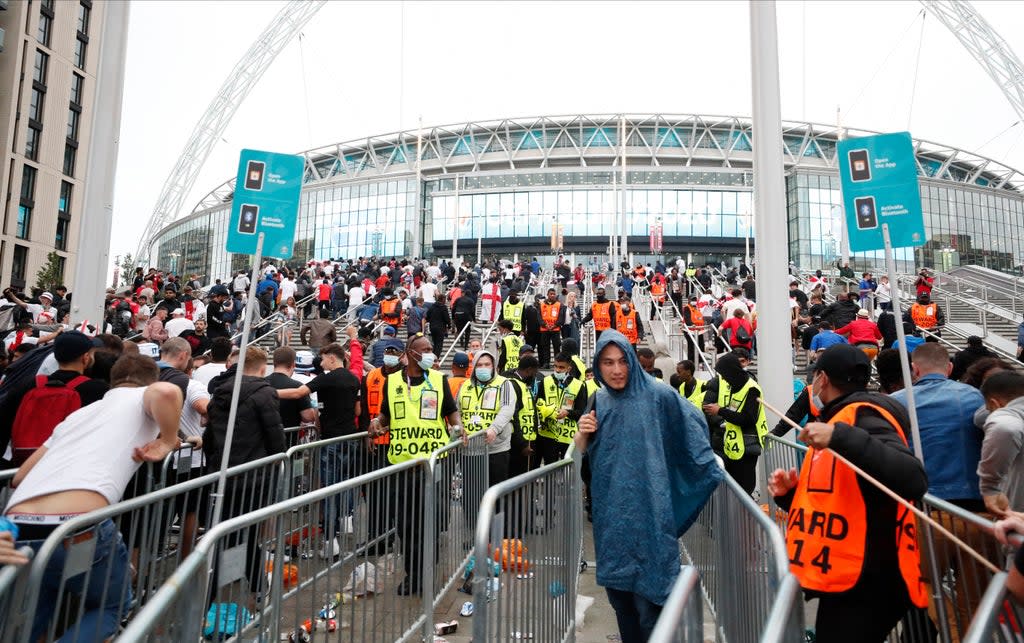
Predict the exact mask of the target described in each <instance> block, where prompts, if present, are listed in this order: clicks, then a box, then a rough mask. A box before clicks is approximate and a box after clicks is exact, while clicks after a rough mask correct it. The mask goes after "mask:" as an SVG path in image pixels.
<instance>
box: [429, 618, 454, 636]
mask: <svg viewBox="0 0 1024 643" xmlns="http://www.w3.org/2000/svg"><path fill="white" fill-rule="evenodd" d="M458 629H459V622H458V621H448V622H447V623H434V634H437V635H438V636H443V635H445V634H454V633H455V632H457V631H458Z"/></svg>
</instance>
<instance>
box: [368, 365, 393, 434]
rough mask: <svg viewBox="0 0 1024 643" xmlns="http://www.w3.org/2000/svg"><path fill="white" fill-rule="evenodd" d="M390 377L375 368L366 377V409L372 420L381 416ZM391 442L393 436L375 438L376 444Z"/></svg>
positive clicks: (382, 370) (381, 369) (380, 369)
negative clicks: (386, 383) (386, 385)
mask: <svg viewBox="0 0 1024 643" xmlns="http://www.w3.org/2000/svg"><path fill="white" fill-rule="evenodd" d="M387 379H388V376H387V375H385V374H384V369H383V368H375V369H373V370H372V371H370V373H369V374H368V375H367V376H366V407H367V410H368V411H369V413H370V417H371V418H375V417H377V416H378V415H380V405H381V402H383V401H384V383H385V382H386V381H387ZM389 442H391V434H390V433H385V434H384V435H381V436H378V437H376V438H373V443H374V444H388V443H389Z"/></svg>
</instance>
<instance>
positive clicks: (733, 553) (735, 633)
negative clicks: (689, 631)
mask: <svg viewBox="0 0 1024 643" xmlns="http://www.w3.org/2000/svg"><path fill="white" fill-rule="evenodd" d="M679 544H680V550H681V552H682V558H683V562H684V563H686V564H689V565H693V566H694V567H696V568H697V570H698V571H700V575H701V583H702V585H703V589H704V596H705V599H706V600H707V602H708V607H709V609H710V611H711V612H712V614H714V616H715V622H716V624H717V628H718V631H719V633H720V635H721V636H722V637H724V639H725V640H727V641H729V642H730V643H746V642H748V641H760V640H762V639H761V635H762V632H763V631H765V629H766V628H767V627H768V625H769V624H770V625H771V626H772V628H773V630H774V631H776V632H777V633H778V634H779V635H780V638H779V639H778V640H781V641H798V640H800V637H801V636H802V635H803V611H802V609H801V606H800V605H799V600H798V597H799V595H800V592H799V591H793V589H789V588H788V587H789V585H791V584H792V583H795V582H796V579H795V578H793V577H792V575H791V574H790V572H789V557H788V555H787V553H786V544H785V542H784V541H783V538H782V533H781V532H780V531H779V530H778V529H777V528H776V527H775V525H774V524H773V523H772V521H770V520H769V519H768V517H767V516H765V514H764V512H762V511H761V510H760V508H758V506H757V505H756V504H754V501H753V500H751V498H750V496H749V495H748V494H747V493H746V492H744V491H743V489H741V488H740V486H739V485H738V484H737V483H736V481H734V480H733V479H732V478H731V477H730V476H725V478H724V479H723V480H722V482H721V484H719V486H718V488H717V489H716V490H715V492H714V493H713V494H712V496H711V498H710V499H709V500H708V502H707V504H706V505H704V509H703V510H702V511H701V513H700V514H699V515H698V516H697V521H696V522H695V523H694V524H693V525H692V526H691V527H690V528H689V529H688V530H687V531H686V533H685V534H683V537H682V538H680V540H679ZM789 579H791V582H790V580H789ZM783 589H786V591H785V592H783V591H782V590H783Z"/></svg>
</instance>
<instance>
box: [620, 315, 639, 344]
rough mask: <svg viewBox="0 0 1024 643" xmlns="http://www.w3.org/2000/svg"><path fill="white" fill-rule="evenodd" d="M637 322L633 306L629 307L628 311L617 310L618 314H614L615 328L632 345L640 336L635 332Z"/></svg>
mask: <svg viewBox="0 0 1024 643" xmlns="http://www.w3.org/2000/svg"><path fill="white" fill-rule="evenodd" d="M639 323H640V319H639V318H638V317H637V316H636V309H635V308H630V309H629V312H628V313H624V312H621V311H619V314H618V315H616V316H615V330H617V331H619V332H620V333H622V334H623V335H625V336H626V339H628V340H629V343H630V344H633V345H634V346H635V345H636V343H637V341H638V340H639V337H640V335H639V333H638V332H637V324H639Z"/></svg>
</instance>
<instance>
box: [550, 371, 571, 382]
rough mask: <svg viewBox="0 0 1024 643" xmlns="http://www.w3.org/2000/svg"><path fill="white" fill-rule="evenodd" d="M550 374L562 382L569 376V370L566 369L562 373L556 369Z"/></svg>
mask: <svg viewBox="0 0 1024 643" xmlns="http://www.w3.org/2000/svg"><path fill="white" fill-rule="evenodd" d="M552 375H554V376H555V379H556V380H558V381H559V382H564V381H565V379H566V378H567V377H569V372H568V371H566V372H564V373H559V372H558V371H555V372H554V373H552Z"/></svg>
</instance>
